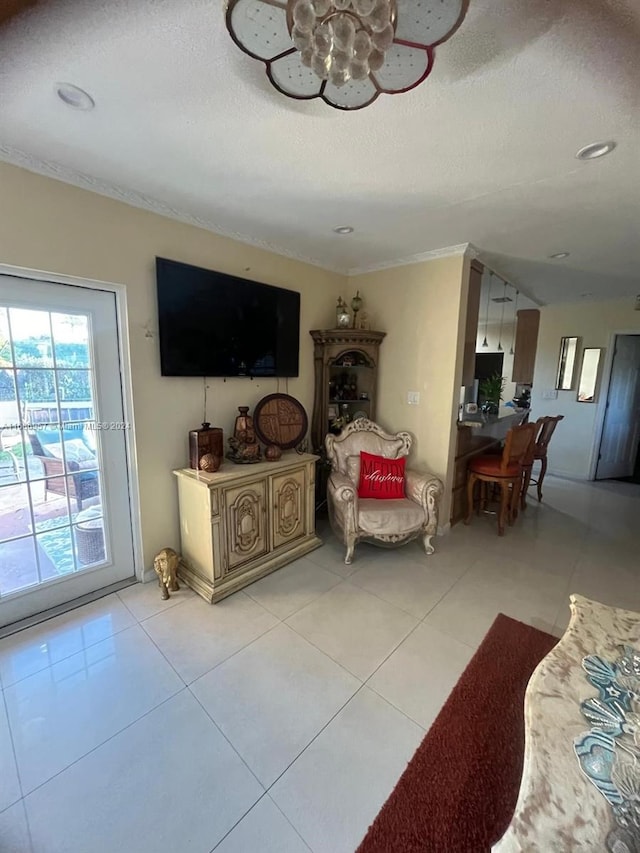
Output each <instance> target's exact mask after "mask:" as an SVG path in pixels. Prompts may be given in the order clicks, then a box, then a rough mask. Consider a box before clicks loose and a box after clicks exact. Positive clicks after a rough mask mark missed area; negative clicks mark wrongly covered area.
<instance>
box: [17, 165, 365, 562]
mask: <svg viewBox="0 0 640 853" xmlns="http://www.w3.org/2000/svg"><path fill="white" fill-rule="evenodd" d="M0 200H1V203H0V263H4V264H12V265H15V266H20V267H27V268H30V269H37V270H45V271H47V272H52V273H60V274H64V275H70V276H79V277H84V278H91V279H98V280H102V281H109V282H118V283H121V284H125V285H126V287H127V301H128V308H129V322H130V329H129V332H130V338H131V366H132V380H133V394H134V411H135V422H136V439H137V453H138V463H139V472H138V473H139V478H140V498H141V514H142V534H143V543H144V558H145V565H147V566H148V565H149V564H150V561H151V558H152V556H153V554H154V553H156V551H157V550H159V549H160V548H161V547H163V546H165V545H171V546H174V547H178V545H179V534H178V518H177V501H176V487H175V483H174V482H173V478H172V476H171V470H172V469H173V468H180V467H184V466H185V465H186V464H187V433H188V430H189V429H193V428H195V427H198V426H199V425H200V422H201V421H202V410H203V383H202V380H201V379H197V378H193V379H178V378H166V377H165V378H163V377H161V376H160V361H159V354H158V341H157V336H155V335H154V337H151V338H149V337H146V336H145V333H146V331H147V328H149V329H151V330H152V331H154V333H155V332H156V331H157V311H156V296H155V269H154V263H155V257H156V255H159V256H162V257H166V258H173V259H175V260H180V261H184V262H186V263H190V264H195V265H199V266H203V267H208V268H211V269H217V270H222V271H224V272H228V273H232V274H235V275H240V276H244V277H247V278H252V279H256V280H259V281H264V282H267V283H270V284H275V285H280V286H283V287H288V288H291V289H293V290H298V291H300V293H301V317H300V338H301V346H300V376H299V378H297V379H290V380H289V382H288V391H289V393H291V394H293V395H294V396H295V397H297V398H298V399H299V400H300V401H301V402H302V403H303V404H304V406H305V408H306V410H307V412H308V413H309V417H310V416H311V409H312V401H313V350H312V341H311V338H310V337H309V334H308V331H309V329H314V328H326V327H332V326H334V325H335V303H336V299H337V296H338V294H339V293H347V292H348V290H349V288H347V287H346V286H345V280H344V279H343V278H342V277H341V276H338V275H336V274H333V273H330V272H326V271H324V270H320V269H318V268H316V267H312V266H310V265H307V264H303V263H299V262H297V261H293V260H289V259H287V258H283V257H281V256H279V255H275V254H272V253H270V252H266V251H263V250H260V249H256V248H253V247H251V246H247V245H245V244H242V243H238V242H236V241H233V240H230V239H227V238H225V237H220V236H217V235H215V234H212V233H210V232H208V231H204V230H201V229H199V228H195V227H193V226H190V225H183V224H181V223H178V222H175V221H173V220H170V219H166V218H164V217H162V216H157V215H155V214H152V213H148V212H146V211H143V210H139V209H137V208H134V207H130V206H128V205H125V204H122V203H120V202H117V201H113V200H112V199H108V198H104V197H103V196H99V195H96V194H94V193H91V192H87V191H86V190H81V189H78V188H76V187H72V186H69V185H67V184H63V183H60V182H58V181H54V180H51V179H49V178H44V177H41V176H39V175H35V174H32V173H31V172H27V171H24V170H22V169H18V168H16V167H14V166H9V165H7V164H5V163H0ZM209 386H210V387H209V392H208V407H207V416H208V419H209V420H210V421H211V422H212V423H213V424H214V425H217V426H221V427H223V429H224V430H225V434H226V435H229V433H230V430H231V428H232V426H233V420H234V417H235V414H236V412H237V409H236V407H237V406H238V405H248V406H253V405H254V404H255V403H256V402H257V401H258V400H259V399H260V398H261V397H263V396H264V395H265V394H269V393H272V392H274V391H276V390H278V388H277V380H275V379H267V380H259V381H250V380H249V379H232V380H229V381H227V382H224V381H223V380H222V379H210V380H209ZM280 390H286V385H285V382H284V380H281V381H280Z"/></svg>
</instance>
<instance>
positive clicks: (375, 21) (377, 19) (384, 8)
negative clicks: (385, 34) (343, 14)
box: [367, 0, 391, 33]
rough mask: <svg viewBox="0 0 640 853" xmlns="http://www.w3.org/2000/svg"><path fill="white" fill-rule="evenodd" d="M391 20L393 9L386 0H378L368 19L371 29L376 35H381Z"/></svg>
mask: <svg viewBox="0 0 640 853" xmlns="http://www.w3.org/2000/svg"><path fill="white" fill-rule="evenodd" d="M390 20H391V9H390V8H389V4H388V3H387V2H386V0H376V4H375V6H374V7H373V10H372V11H371V14H370V15H369V16H368V17H367V24H368V25H369V26H370V27H371V29H372V30H373V32H374V33H379V32H381V30H383V29H384V28H385V27H386V26H387V24H388V23H389V21H390Z"/></svg>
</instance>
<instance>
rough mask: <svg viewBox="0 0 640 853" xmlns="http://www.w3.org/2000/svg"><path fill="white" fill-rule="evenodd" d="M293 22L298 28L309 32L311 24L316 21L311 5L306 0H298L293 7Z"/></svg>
mask: <svg viewBox="0 0 640 853" xmlns="http://www.w3.org/2000/svg"><path fill="white" fill-rule="evenodd" d="M293 22H294V24H295V25H296V26H297V27H298V29H299V30H302V31H303V32H311V29H312V27H313V25H314V24H315V22H316V16H315V12H314V11H313V6H312V5H311V3H309V2H308V0H298V2H297V3H296V5H295V6H294V7H293Z"/></svg>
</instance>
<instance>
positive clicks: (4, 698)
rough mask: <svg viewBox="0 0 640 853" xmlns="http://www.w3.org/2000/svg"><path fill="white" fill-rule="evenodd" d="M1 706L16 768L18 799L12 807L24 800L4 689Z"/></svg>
mask: <svg viewBox="0 0 640 853" xmlns="http://www.w3.org/2000/svg"><path fill="white" fill-rule="evenodd" d="M2 705H3V707H4V715H5V719H6V721H7V730H8V732H9V739H10V741H11V754H12V755H13V764H14V767H15V768H16V776H17V777H18V787H19V789H20V797H19V798H18V800H15V801H14V802H13V803H10V805H12V806H13V805H15V804H16V803H17V802H19V800H20V799H24V788H23V786H22V776H21V775H20V765H19V764H18V754H17V752H16V744H15V739H14V737H13V727H12V725H11V718H10V717H9V707H8V705H7V697H6V696H5V693H4V689H3V690H2ZM7 808H9V806H7Z"/></svg>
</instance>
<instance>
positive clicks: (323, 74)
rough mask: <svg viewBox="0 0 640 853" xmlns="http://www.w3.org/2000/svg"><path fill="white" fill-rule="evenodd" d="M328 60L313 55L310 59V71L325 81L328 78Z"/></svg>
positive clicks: (325, 57) (315, 54) (324, 57)
mask: <svg viewBox="0 0 640 853" xmlns="http://www.w3.org/2000/svg"><path fill="white" fill-rule="evenodd" d="M329 67H330V60H329V57H328V56H318V54H317V53H314V54H313V57H312V59H311V70H312V71H313V72H314V74H317V75H318V77H319V78H320V79H321V80H326V79H327V78H328V77H329Z"/></svg>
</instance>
